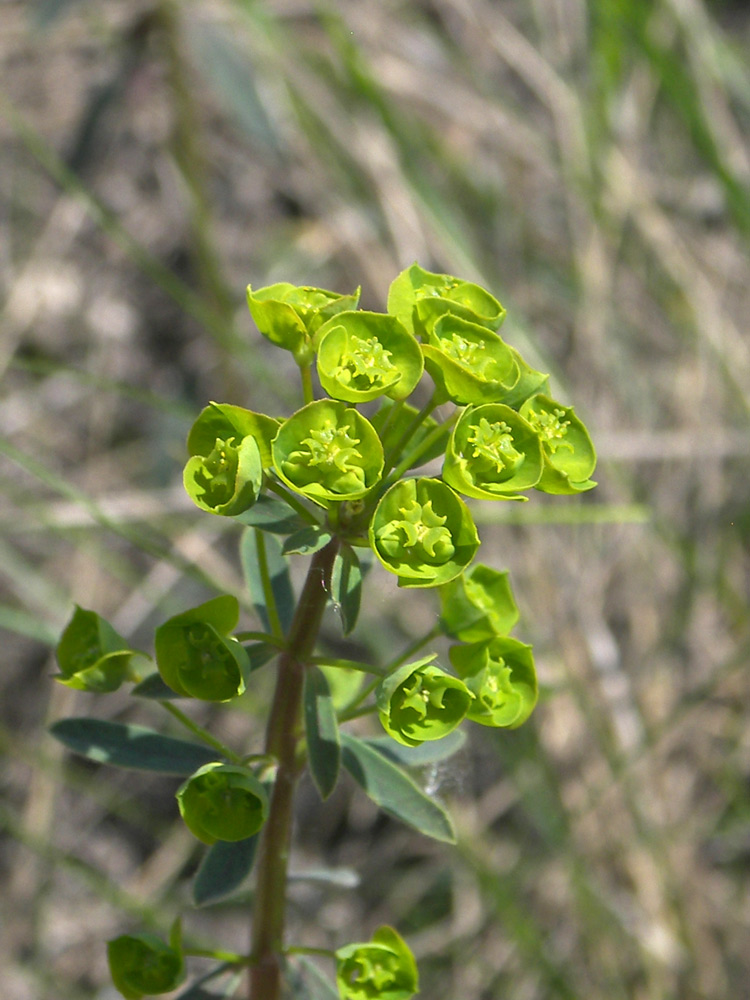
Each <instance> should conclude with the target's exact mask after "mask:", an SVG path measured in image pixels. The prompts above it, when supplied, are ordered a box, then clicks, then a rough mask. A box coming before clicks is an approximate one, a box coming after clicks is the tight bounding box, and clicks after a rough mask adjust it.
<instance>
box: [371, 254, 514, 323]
mask: <svg viewBox="0 0 750 1000" xmlns="http://www.w3.org/2000/svg"><path fill="white" fill-rule="evenodd" d="M388 312H389V313H391V314H392V315H394V316H396V317H398V319H399V320H400V321H401V322H402V323H403V324H404V326H405V327H406V328H407V330H413V331H414V332H415V333H416V334H419V335H424V334H425V333H426V332H427V331H429V330H431V329H432V326H433V325H434V323H435V321H436V320H437V319H439V318H440V316H443V315H445V313H451V314H452V315H454V316H460V317H461V318H463V319H467V320H470V321H471V322H472V323H478V324H479V325H480V326H484V327H486V328H487V329H488V330H497V328H498V327H499V326H500V324H501V323H502V321H503V320H504V319H505V309H504V308H503V307H502V306H501V305H500V303H499V302H498V301H497V299H496V298H495V297H494V296H493V295H490V293H489V292H488V291H486V290H485V289H484V288H482V287H480V286H479V285H475V284H474V283H473V282H471V281H462V280H461V278H456V277H454V276H453V275H452V274H435V273H433V272H431V271H425V270H424V268H421V267H420V266H419V264H412V266H411V267H407V268H406V270H405V271H402V272H401V274H399V275H398V277H397V278H395V279H394V280H393V282H392V283H391V287H390V289H389V290H388Z"/></svg>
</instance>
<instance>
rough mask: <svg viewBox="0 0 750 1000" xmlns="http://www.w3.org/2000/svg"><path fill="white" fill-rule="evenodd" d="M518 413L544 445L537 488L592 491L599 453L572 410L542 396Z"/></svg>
mask: <svg viewBox="0 0 750 1000" xmlns="http://www.w3.org/2000/svg"><path fill="white" fill-rule="evenodd" d="M519 412H520V414H521V416H522V417H524V418H525V419H526V420H527V421H528V422H529V424H530V425H531V426H532V427H533V429H534V430H535V431H536V433H537V434H538V435H539V438H540V440H541V442H542V450H543V454H544V469H543V471H542V476H541V478H540V480H539V482H538V483H537V484H536V489H538V490H541V492H542V493H557V494H561V493H583V492H585V491H586V490H591V489H593V488H594V486H596V483H594V482H592V481H591V479H589V476H590V475H591V474H592V473H593V471H594V468H595V466H596V451H595V449H594V445H593V442H592V441H591V438H590V437H589V432H588V431H587V430H586V428H585V427H584V425H583V423H582V422H581V421H580V420H579V419H578V417H577V416H576V415H575V411H574V410H573V407H572V406H562V404H560V403H558V402H556V401H555V400H554V399H550V398H549V396H544V395H542V394H541V393H540V394H538V395H536V396H532V397H531V398H530V399H528V400H526V402H525V403H524V404H523V406H522V407H521V409H520V411H519Z"/></svg>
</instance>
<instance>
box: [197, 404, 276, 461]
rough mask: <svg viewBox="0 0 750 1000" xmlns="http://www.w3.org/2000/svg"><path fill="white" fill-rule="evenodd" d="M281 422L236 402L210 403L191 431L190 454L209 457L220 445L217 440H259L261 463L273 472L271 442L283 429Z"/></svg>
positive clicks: (202, 411) (199, 415) (200, 414)
mask: <svg viewBox="0 0 750 1000" xmlns="http://www.w3.org/2000/svg"><path fill="white" fill-rule="evenodd" d="M280 423H281V421H280V420H275V419H274V418H273V417H268V416H266V414H265V413H256V412H255V411H254V410H247V409H245V407H244V406H235V405H234V404H233V403H209V404H208V406H206V407H204V408H203V409H202V410H201V412H200V413H199V414H198V417H197V419H196V421H195V423H194V424H193V426H192V427H191V428H190V433H189V434H188V438H187V449H188V454H190V455H204V456H205V455H209V454H210V453H211V451H212V450H213V449H214V447H215V445H216V439H217V438H222V439H224V440H227V439H228V438H234V439H235V440H236V441H241V440H242V439H243V438H245V437H252V438H255V442H256V444H257V445H258V450H259V451H260V458H261V464H262V466H263V468H264V469H269V468H270V467H271V465H272V462H271V441H273V439H274V437H275V436H276V432H277V431H278V429H279V424H280Z"/></svg>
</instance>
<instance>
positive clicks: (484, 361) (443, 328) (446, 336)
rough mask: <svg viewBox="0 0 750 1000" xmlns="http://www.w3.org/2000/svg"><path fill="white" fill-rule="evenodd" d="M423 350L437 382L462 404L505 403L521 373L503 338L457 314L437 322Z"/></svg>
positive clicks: (446, 316)
mask: <svg viewBox="0 0 750 1000" xmlns="http://www.w3.org/2000/svg"><path fill="white" fill-rule="evenodd" d="M422 353H423V354H424V359H425V368H426V369H427V371H428V372H429V374H430V376H431V377H432V380H433V381H434V383H435V385H436V386H437V387H438V388H439V389H441V390H442V391H443V393H444V394H445V396H446V397H447V398H448V399H450V400H452V401H453V402H454V403H457V404H458V405H460V406H463V405H466V404H469V403H497V402H502V401H503V399H504V398H505V396H507V395H508V394H509V393H510V392H512V390H513V388H514V386H515V385H516V383H517V382H518V379H519V376H520V369H519V366H518V362H517V361H516V358H515V356H514V352H513V351H512V350H511V349H510V348H509V347H508V345H507V344H506V343H505V341H504V340H502V338H501V337H499V336H498V335H497V334H496V333H492V332H491V331H490V330H487V329H486V328H485V327H483V326H479V325H478V324H477V323H470V322H468V321H467V320H465V319H461V318H460V317H458V316H453V315H445V316H442V317H441V318H440V319H439V320H438V321H437V322H436V323H435V325H434V327H433V328H432V330H431V331H430V333H429V334H428V342H427V343H426V344H423V345H422Z"/></svg>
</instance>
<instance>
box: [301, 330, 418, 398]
mask: <svg viewBox="0 0 750 1000" xmlns="http://www.w3.org/2000/svg"><path fill="white" fill-rule="evenodd" d="M316 342H317V343H318V375H319V377H320V384H321V385H322V386H323V388H324V389H325V391H326V392H327V393H328V395H329V396H333V398H334V399H343V400H345V401H346V402H348V403H364V402H366V401H367V400H369V399H375V398H377V397H378V396H383V395H386V396H389V397H390V398H391V399H405V398H406V397H407V396H408V395H409V394H410V393H411V392H412V391H413V389H414V387H415V386H416V384H417V382H419V380H420V378H421V377H422V371H423V368H424V361H423V359H422V352H421V351H420V349H419V344H418V343H417V341H416V340H415V339H414V337H413V336H412V335H411V334H410V333H408V332H407V330H406V329H405V328H404V327H403V326H402V325H401V323H399V321H398V320H397V319H396V318H395V317H393V316H388V315H387V314H384V313H373V312H344V313H339V315H337V316H335V317H334V318H333V319H330V320H328V322H327V323H325V324H324V325H323V326H322V327H321V328H320V330H319V331H318V334H317V337H316Z"/></svg>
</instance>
